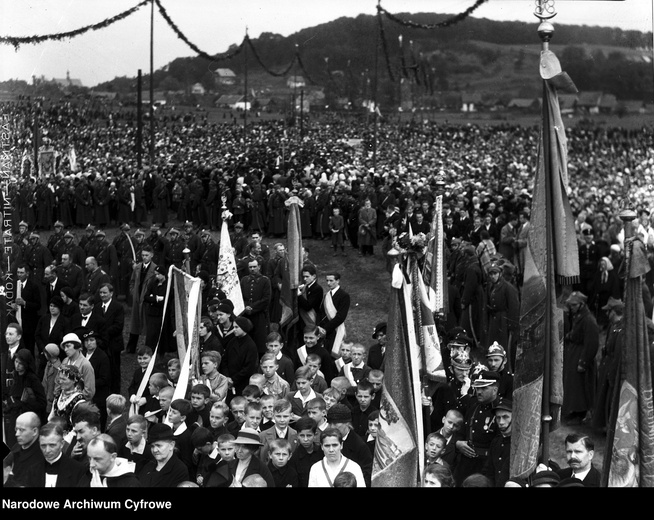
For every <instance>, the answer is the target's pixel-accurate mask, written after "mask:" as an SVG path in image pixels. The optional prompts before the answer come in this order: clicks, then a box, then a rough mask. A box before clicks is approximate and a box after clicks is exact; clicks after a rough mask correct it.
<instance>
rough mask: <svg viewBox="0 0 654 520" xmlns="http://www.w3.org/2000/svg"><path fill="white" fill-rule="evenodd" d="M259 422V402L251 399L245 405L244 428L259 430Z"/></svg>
mask: <svg viewBox="0 0 654 520" xmlns="http://www.w3.org/2000/svg"><path fill="white" fill-rule="evenodd" d="M260 424H261V403H260V402H258V401H253V402H250V403H248V404H246V405H245V423H244V424H243V427H244V428H252V429H253V430H257V431H258V432H260V431H261V430H260V429H259V425H260Z"/></svg>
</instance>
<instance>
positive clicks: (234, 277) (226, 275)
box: [216, 219, 245, 316]
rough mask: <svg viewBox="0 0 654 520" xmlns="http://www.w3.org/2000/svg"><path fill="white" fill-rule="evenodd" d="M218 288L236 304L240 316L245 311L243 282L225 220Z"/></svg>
mask: <svg viewBox="0 0 654 520" xmlns="http://www.w3.org/2000/svg"><path fill="white" fill-rule="evenodd" d="M216 287H218V288H219V289H220V290H222V291H223V292H224V293H225V296H227V299H229V300H230V301H231V302H232V303H233V304H234V314H235V315H236V316H238V315H239V314H241V313H242V312H243V311H244V310H245V303H244V302H243V293H241V282H240V281H239V279H238V273H237V271H236V259H235V258H234V249H233V248H232V241H231V239H230V238H229V230H228V228H227V221H226V220H225V219H223V225H222V228H221V230H220V248H219V254H218V273H217V276H216Z"/></svg>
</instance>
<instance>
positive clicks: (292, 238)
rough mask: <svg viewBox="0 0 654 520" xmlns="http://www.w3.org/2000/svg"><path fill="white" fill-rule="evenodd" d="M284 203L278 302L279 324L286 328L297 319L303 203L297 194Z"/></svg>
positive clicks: (300, 272)
mask: <svg viewBox="0 0 654 520" xmlns="http://www.w3.org/2000/svg"><path fill="white" fill-rule="evenodd" d="M284 204H285V205H286V207H287V208H288V226H287V234H286V237H287V239H286V258H285V262H284V266H283V267H284V272H283V273H282V290H281V294H280V303H281V306H282V316H281V318H280V320H279V325H280V326H281V327H282V328H285V329H288V328H290V327H292V326H293V325H294V324H295V323H297V321H298V320H299V312H298V306H297V289H298V287H299V286H300V277H301V276H302V228H301V223H300V207H302V206H304V203H303V202H302V201H301V200H300V198H299V197H297V196H295V195H294V196H292V197H289V198H288V199H287V200H286V201H285V202H284Z"/></svg>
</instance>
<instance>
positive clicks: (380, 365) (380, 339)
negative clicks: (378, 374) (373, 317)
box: [366, 321, 386, 370]
mask: <svg viewBox="0 0 654 520" xmlns="http://www.w3.org/2000/svg"><path fill="white" fill-rule="evenodd" d="M372 339H374V340H377V343H375V344H374V345H372V346H371V347H370V348H369V349H368V360H367V361H366V365H368V366H369V367H370V368H373V369H377V370H384V354H385V353H386V322H385V321H382V322H380V323H378V324H377V325H376V326H375V330H374V331H373V333H372Z"/></svg>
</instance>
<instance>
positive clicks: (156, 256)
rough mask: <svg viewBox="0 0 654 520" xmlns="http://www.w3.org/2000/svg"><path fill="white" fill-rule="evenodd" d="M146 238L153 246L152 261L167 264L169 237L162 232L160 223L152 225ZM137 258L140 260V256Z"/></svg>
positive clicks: (157, 263)
mask: <svg viewBox="0 0 654 520" xmlns="http://www.w3.org/2000/svg"><path fill="white" fill-rule="evenodd" d="M145 240H146V242H147V243H148V244H149V245H150V247H152V254H153V256H152V261H153V262H154V263H155V264H156V265H165V264H166V248H167V245H168V239H167V238H166V237H164V236H163V234H162V233H161V227H160V226H159V224H152V225H151V226H150V234H149V235H148V237H147V238H146V239H145ZM136 259H137V260H139V257H138V256H137V257H136ZM166 267H167V266H166Z"/></svg>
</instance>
